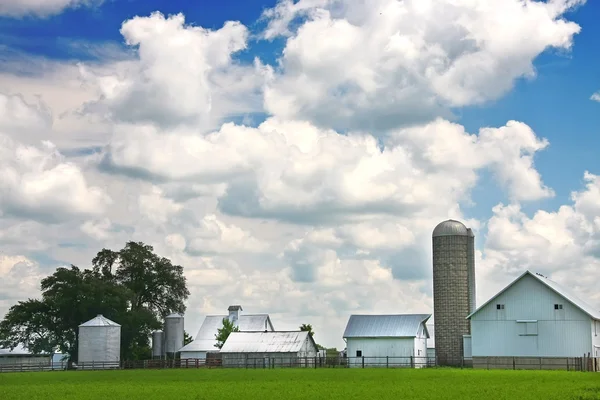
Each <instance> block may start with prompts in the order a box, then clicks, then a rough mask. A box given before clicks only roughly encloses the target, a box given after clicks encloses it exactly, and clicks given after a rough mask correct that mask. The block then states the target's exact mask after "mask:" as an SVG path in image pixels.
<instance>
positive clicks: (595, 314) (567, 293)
mask: <svg viewBox="0 0 600 400" xmlns="http://www.w3.org/2000/svg"><path fill="white" fill-rule="evenodd" d="M525 276H532V277H533V278H535V279H537V280H538V281H539V282H541V283H542V284H544V285H545V286H546V287H548V288H549V289H550V290H552V291H553V292H555V293H556V294H558V295H559V296H561V297H563V298H564V299H565V300H567V301H568V302H569V303H571V304H573V305H574V306H575V307H577V308H579V309H580V310H581V311H583V312H584V313H586V314H587V315H589V316H590V317H591V318H593V319H595V320H600V312H599V311H598V310H596V309H595V308H594V307H592V306H591V305H589V304H588V303H586V302H585V301H583V300H581V299H580V298H579V297H577V296H576V295H575V294H574V293H573V292H572V291H571V290H570V289H567V288H566V287H564V286H562V285H560V284H558V283H556V282H554V281H553V280H551V279H548V278H547V277H545V276H543V275H540V274H536V273H533V272H531V271H529V270H527V271H525V272H523V273H522V274H521V275H520V276H519V277H518V278H517V279H515V280H514V281H512V282H511V283H510V284H508V286H506V287H505V288H504V289H502V290H501V291H499V292H498V293H497V294H496V295H495V296H493V297H492V298H491V299H489V300H488V301H486V302H485V303H483V304H482V305H481V306H479V307H478V308H477V309H476V310H475V311H473V312H472V313H471V314H469V315H468V316H467V318H471V317H472V316H473V315H475V314H476V313H478V312H479V310H481V309H483V308H484V307H485V306H487V305H488V304H489V303H491V302H492V301H494V299H496V298H497V297H498V296H500V295H501V294H502V293H504V292H506V291H507V290H508V289H510V288H511V287H512V286H513V285H514V284H515V283H517V282H518V281H520V280H521V279H523V278H524V277H525Z"/></svg>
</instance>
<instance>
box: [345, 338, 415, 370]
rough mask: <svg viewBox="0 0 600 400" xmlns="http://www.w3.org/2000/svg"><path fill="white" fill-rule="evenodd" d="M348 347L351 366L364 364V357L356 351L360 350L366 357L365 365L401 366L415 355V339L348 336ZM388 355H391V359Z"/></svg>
mask: <svg viewBox="0 0 600 400" xmlns="http://www.w3.org/2000/svg"><path fill="white" fill-rule="evenodd" d="M347 348H348V363H349V365H350V367H361V366H362V359H361V358H357V356H356V354H357V353H356V352H357V351H359V350H360V351H361V352H362V356H363V357H365V360H364V361H365V366H367V365H370V366H376V365H380V366H386V365H390V366H400V365H407V364H409V363H410V358H411V357H414V354H415V339H414V338H348V339H347ZM387 357H390V359H388V358H387ZM386 363H389V364H386ZM407 366H408V365H407Z"/></svg>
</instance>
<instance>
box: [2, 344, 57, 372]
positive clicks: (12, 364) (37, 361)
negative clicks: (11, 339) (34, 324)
mask: <svg viewBox="0 0 600 400" xmlns="http://www.w3.org/2000/svg"><path fill="white" fill-rule="evenodd" d="M51 362H52V355H51V354H34V353H31V352H29V351H28V350H25V349H24V348H23V347H22V346H18V347H15V348H14V349H12V350H10V349H1V348H0V370H1V371H10V370H13V369H16V370H20V369H22V367H23V368H32V367H50V366H51V365H52V364H51Z"/></svg>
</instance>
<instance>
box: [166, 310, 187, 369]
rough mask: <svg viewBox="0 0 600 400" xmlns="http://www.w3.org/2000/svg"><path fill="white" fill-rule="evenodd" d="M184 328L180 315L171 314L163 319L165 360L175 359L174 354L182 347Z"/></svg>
mask: <svg viewBox="0 0 600 400" xmlns="http://www.w3.org/2000/svg"><path fill="white" fill-rule="evenodd" d="M183 341H184V326H183V316H182V315H181V314H177V313H174V314H171V315H168V316H167V317H165V326H164V342H163V346H164V352H165V356H166V357H167V358H175V354H176V353H177V352H178V351H179V349H181V348H182V347H183Z"/></svg>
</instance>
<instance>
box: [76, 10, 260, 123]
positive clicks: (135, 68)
mask: <svg viewBox="0 0 600 400" xmlns="http://www.w3.org/2000/svg"><path fill="white" fill-rule="evenodd" d="M121 34H122V35H123V37H124V39H125V42H126V44H127V45H129V46H135V47H136V48H137V50H138V56H139V58H138V59H136V60H135V61H132V62H130V63H128V64H126V65H124V66H123V67H122V68H121V69H120V70H118V71H112V72H110V71H108V72H103V73H99V72H95V70H94V68H90V67H87V66H82V68H81V71H82V77H83V79H84V80H85V81H86V82H87V83H88V84H90V85H93V86H95V87H97V89H98V94H99V96H100V97H99V99H98V100H96V101H92V102H89V103H88V104H86V106H85V107H84V108H83V109H82V111H83V112H87V113H95V114H101V115H103V116H105V117H106V118H109V119H110V120H113V121H122V122H126V123H148V122H151V123H155V124H160V125H162V126H175V125H180V124H188V125H193V126H196V127H202V128H204V129H206V128H207V127H212V126H215V124H217V123H218V122H219V120H220V119H222V118H225V117H227V116H235V115H243V114H245V113H250V112H253V111H256V110H260V100H261V97H260V86H261V84H262V82H263V79H262V76H263V72H262V71H261V70H259V69H255V68H254V67H252V66H244V65H241V64H239V63H238V62H236V61H234V60H233V59H232V57H233V56H234V54H235V53H238V52H240V51H242V50H244V49H246V46H247V40H248V29H247V28H246V27H245V26H244V25H242V24H240V23H239V22H226V23H225V24H224V25H223V27H221V28H220V29H218V30H210V29H204V28H202V27H195V26H188V25H185V17H184V16H183V14H177V15H172V16H169V17H168V18H165V17H164V16H163V15H162V14H161V13H158V12H156V13H153V14H152V15H151V16H149V17H135V18H133V19H130V20H128V21H126V22H124V23H123V26H122V28H121ZM257 68H258V66H257Z"/></svg>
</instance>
